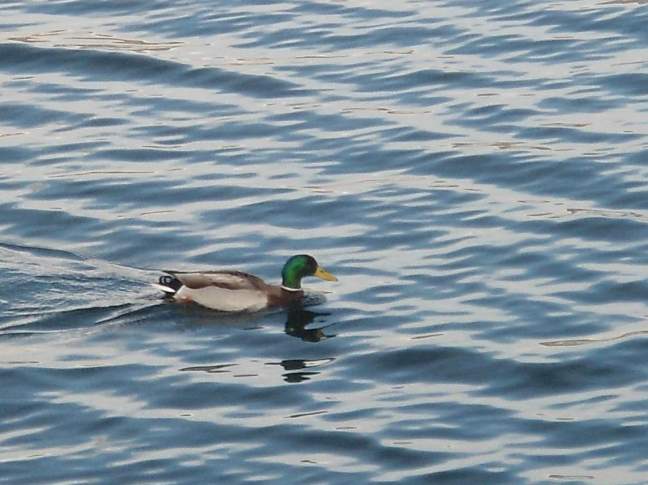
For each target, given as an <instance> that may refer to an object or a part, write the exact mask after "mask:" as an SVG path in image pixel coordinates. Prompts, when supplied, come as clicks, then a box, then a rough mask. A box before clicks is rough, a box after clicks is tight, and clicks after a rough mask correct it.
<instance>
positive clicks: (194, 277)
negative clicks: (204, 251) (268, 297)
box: [165, 271, 268, 290]
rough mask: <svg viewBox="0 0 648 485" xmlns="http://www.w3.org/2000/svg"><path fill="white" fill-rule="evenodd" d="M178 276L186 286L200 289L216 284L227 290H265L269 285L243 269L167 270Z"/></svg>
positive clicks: (215, 285)
mask: <svg viewBox="0 0 648 485" xmlns="http://www.w3.org/2000/svg"><path fill="white" fill-rule="evenodd" d="M165 273H168V274H170V275H171V276H173V277H175V278H177V279H178V280H179V281H180V282H181V283H182V284H183V285H184V286H186V287H187V288H191V289H192V290H199V289H201V288H207V287H209V286H214V287H217V288H224V289H226V290H265V289H266V288H267V287H268V285H267V284H266V283H265V281H263V280H262V279H261V278H259V277H258V276H254V275H251V274H249V273H244V272H242V271H201V272H195V273H193V272H186V273H185V272H181V271H165Z"/></svg>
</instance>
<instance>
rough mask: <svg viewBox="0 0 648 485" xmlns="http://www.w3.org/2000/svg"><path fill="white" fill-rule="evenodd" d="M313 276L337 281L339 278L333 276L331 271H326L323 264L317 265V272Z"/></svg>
mask: <svg viewBox="0 0 648 485" xmlns="http://www.w3.org/2000/svg"><path fill="white" fill-rule="evenodd" d="M313 276H317V277H318V278H321V279H323V280H326V281H337V278H336V277H335V276H333V275H332V274H331V273H329V272H328V271H326V270H325V269H324V268H322V267H321V266H318V267H317V269H316V270H315V274H314V275H313Z"/></svg>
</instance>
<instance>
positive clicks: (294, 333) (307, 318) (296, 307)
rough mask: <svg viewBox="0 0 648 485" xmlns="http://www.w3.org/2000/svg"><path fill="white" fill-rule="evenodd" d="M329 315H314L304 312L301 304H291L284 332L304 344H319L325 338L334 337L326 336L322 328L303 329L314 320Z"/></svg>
mask: <svg viewBox="0 0 648 485" xmlns="http://www.w3.org/2000/svg"><path fill="white" fill-rule="evenodd" d="M328 315H330V313H321V312H320V313H316V312H311V311H309V310H304V308H303V307H302V306H301V304H293V305H291V306H290V307H289V308H288V320H286V327H285V332H286V334H288V335H290V336H291V337H297V338H300V339H302V340H304V341H306V342H319V341H320V340H323V339H325V338H331V337H335V335H326V334H325V333H324V329H323V328H321V327H320V328H305V327H306V325H309V324H310V323H313V321H314V320H315V318H317V317H321V316H328Z"/></svg>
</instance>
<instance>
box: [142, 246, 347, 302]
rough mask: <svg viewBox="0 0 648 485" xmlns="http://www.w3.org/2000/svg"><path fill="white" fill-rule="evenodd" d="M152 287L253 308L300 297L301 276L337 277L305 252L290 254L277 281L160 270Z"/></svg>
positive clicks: (180, 297)
mask: <svg viewBox="0 0 648 485" xmlns="http://www.w3.org/2000/svg"><path fill="white" fill-rule="evenodd" d="M164 272H165V273H167V274H166V275H164V276H161V277H160V280H159V284H153V286H155V287H156V288H158V289H160V290H162V291H163V292H165V293H166V294H167V295H168V296H169V297H170V298H172V299H173V300H175V301H178V302H181V303H188V302H194V303H197V304H199V305H202V306H204V307H207V308H211V309H213V310H220V311H224V312H253V311H258V310H262V309H264V308H270V307H278V306H288V305H289V304H291V303H293V302H296V301H299V300H301V299H302V298H303V297H304V290H303V289H302V287H301V280H302V278H305V277H306V276H316V277H317V278H321V279H323V280H327V281H337V278H336V277H335V276H333V275H332V274H331V273H329V272H328V271H326V270H325V269H324V268H322V267H321V266H319V265H318V264H317V261H315V258H313V257H312V256H309V255H307V254H299V255H297V256H292V257H291V258H289V259H288V261H286V264H285V265H284V267H283V269H282V270H281V285H270V284H268V283H266V282H265V281H263V280H262V279H261V278H259V277H258V276H254V275H251V274H249V273H243V272H242V271H205V272H196V273H193V272H181V271H164Z"/></svg>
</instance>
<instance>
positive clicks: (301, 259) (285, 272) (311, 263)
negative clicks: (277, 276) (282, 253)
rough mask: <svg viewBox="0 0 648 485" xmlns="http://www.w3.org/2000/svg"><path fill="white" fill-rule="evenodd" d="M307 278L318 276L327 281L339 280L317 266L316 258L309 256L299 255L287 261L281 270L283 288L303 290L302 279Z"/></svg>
mask: <svg viewBox="0 0 648 485" xmlns="http://www.w3.org/2000/svg"><path fill="white" fill-rule="evenodd" d="M306 276H316V277H318V278H321V279H323V280H327V281H337V278H336V277H335V276H333V275H332V274H331V273H329V272H328V271H326V270H325V269H324V268H322V267H321V266H320V265H318V264H317V261H315V258H314V257H312V256H309V255H308V254H299V255H297V256H293V257H292V258H290V259H288V261H286V264H284V267H283V269H282V270H281V286H283V287H285V288H287V289H290V290H299V289H300V288H301V279H302V278H305V277H306Z"/></svg>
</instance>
